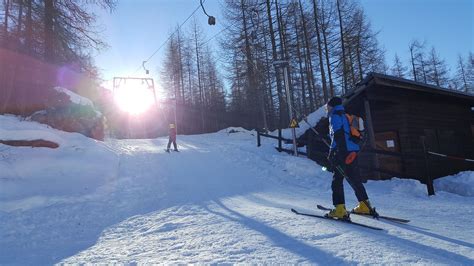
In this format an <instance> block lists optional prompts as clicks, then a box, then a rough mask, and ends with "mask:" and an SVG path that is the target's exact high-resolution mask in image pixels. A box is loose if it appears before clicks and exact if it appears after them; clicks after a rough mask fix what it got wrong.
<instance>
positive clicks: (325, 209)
mask: <svg viewBox="0 0 474 266" xmlns="http://www.w3.org/2000/svg"><path fill="white" fill-rule="evenodd" d="M317 207H318V209H320V210H323V211H330V210H331V209H330V208H327V207H324V206H322V205H317ZM291 211H292V212H293V213H295V214H297V215H303V216H310V217H315V218H321V219H327V220H333V221H339V222H344V223H348V224H353V225H357V226H361V227H365V228H369V229H373V230H383V229H382V228H380V227H375V226H370V225H367V224H362V223H358V222H353V221H352V220H350V219H348V220H343V219H334V218H331V217H327V216H324V215H317V214H311V213H304V212H299V211H297V210H295V209H291ZM352 214H354V215H360V216H365V217H372V218H376V219H385V220H388V221H392V222H397V223H408V222H410V220H406V219H400V218H395V217H389V216H382V215H377V216H376V217H374V216H372V215H365V214H357V213H352Z"/></svg>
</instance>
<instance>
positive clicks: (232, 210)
mask: <svg viewBox="0 0 474 266" xmlns="http://www.w3.org/2000/svg"><path fill="white" fill-rule="evenodd" d="M0 123H1V125H2V131H0V139H2V138H14V136H15V135H16V134H21V132H23V135H24V136H25V135H28V134H30V135H31V134H33V135H35V136H36V135H38V134H40V135H42V137H43V138H45V139H48V138H51V139H54V140H56V141H58V142H60V144H61V146H60V147H59V148H58V149H55V150H52V149H47V148H34V149H32V148H26V147H22V148H14V147H10V146H5V145H1V144H0V228H1V230H0V264H1V265H4V264H14V265H25V264H29V265H44V264H55V263H60V264H61V263H66V264H71V263H94V264H95V263H120V264H129V263H139V264H150V263H164V264H170V263H173V264H175V263H206V264H207V263H285V264H286V263H288V264H296V263H305V264H321V265H328V264H331V265H333V264H399V265H400V264H401V265H405V264H430V265H431V264H436V265H443V264H444V265H447V264H449V265H453V264H455V265H472V264H473V263H474V219H473V218H474V208H473V206H474V197H472V194H469V193H472V188H473V184H474V174H473V172H465V173H462V174H460V175H458V176H453V177H447V178H445V180H443V183H442V184H441V183H440V184H438V183H436V184H435V188H436V189H437V195H436V196H433V197H430V198H428V197H427V196H426V188H425V186H423V185H421V184H419V183H418V182H417V181H412V180H400V179H393V180H392V181H384V182H380V181H379V182H368V183H367V185H366V187H367V190H368V193H369V197H370V198H371V201H372V202H373V204H374V205H375V206H376V207H377V209H378V211H379V212H380V213H381V214H385V215H389V216H396V217H402V218H407V219H410V220H411V222H410V224H408V225H402V224H396V223H392V222H385V221H377V220H373V219H369V218H365V217H356V216H354V217H352V219H353V220H354V221H357V222H361V223H365V224H369V225H373V226H377V227H382V228H383V229H384V231H375V230H371V229H365V228H359V227H356V226H353V225H349V224H343V223H339V222H334V221H328V220H320V219H316V218H311V217H302V216H297V215H294V214H293V213H291V212H290V208H292V207H295V208H298V209H299V210H301V211H307V212H314V213H318V214H322V213H323V212H322V211H319V210H317V209H316V204H323V205H327V206H330V204H331V191H330V182H331V175H330V173H327V172H323V171H322V170H321V167H320V166H318V165H316V164H315V163H314V162H312V161H310V160H307V159H304V158H295V157H292V156H289V155H287V154H283V153H277V152H276V151H275V149H274V148H273V145H275V143H274V142H273V141H272V140H264V141H263V146H262V147H260V148H257V147H256V139H255V136H254V135H253V133H252V132H249V131H245V130H242V129H236V130H239V131H240V132H237V133H228V132H226V131H222V132H218V133H213V134H205V135H195V136H178V145H179V148H180V150H181V152H179V153H176V152H171V153H170V154H168V153H166V152H165V151H164V148H165V146H166V144H167V141H168V140H167V138H158V139H152V140H108V141H106V142H104V143H102V142H97V141H94V140H90V139H87V138H85V137H82V136H81V135H79V134H73V133H64V132H60V131H56V130H53V129H50V128H48V127H46V126H43V125H40V124H37V123H32V122H27V121H19V120H18V119H17V118H15V117H10V116H0ZM458 180H460V182H461V183H459V182H458ZM448 181H449V182H448ZM459 186H461V187H463V189H462V190H461V192H462V193H457V192H458V191H460V190H459V189H457V187H459ZM345 187H346V200H347V205H349V207H352V205H354V204H355V201H356V200H355V197H354V195H353V193H352V191H351V190H350V188H349V186H348V185H347V183H346V184H345ZM443 190H446V191H443ZM448 191H449V192H448ZM466 191H467V192H466Z"/></svg>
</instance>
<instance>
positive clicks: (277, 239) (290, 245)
mask: <svg viewBox="0 0 474 266" xmlns="http://www.w3.org/2000/svg"><path fill="white" fill-rule="evenodd" d="M214 202H215V203H216V204H217V205H218V206H219V207H221V208H222V209H223V210H225V211H227V212H229V213H231V214H232V215H233V216H230V215H228V214H224V213H221V212H218V211H215V210H211V209H210V208H209V205H205V206H204V208H205V209H206V210H207V211H208V212H209V213H212V214H215V215H218V216H221V217H223V218H226V219H228V220H231V221H234V222H238V223H241V224H243V225H244V226H246V227H248V228H250V229H252V230H255V231H258V232H260V233H262V234H263V235H265V236H267V237H268V238H269V239H271V240H272V241H273V242H274V243H275V244H276V245H278V246H280V247H282V248H285V249H286V250H289V251H291V252H293V253H295V254H298V255H300V256H302V257H304V258H306V259H308V260H309V261H310V262H327V263H330V264H347V261H344V260H341V259H340V258H338V257H335V256H333V255H331V254H329V253H327V252H324V251H322V250H319V249H317V248H315V247H313V246H310V245H307V244H305V243H303V242H301V241H298V240H296V239H294V238H293V237H292V236H288V235H286V234H284V233H282V232H280V231H278V230H276V229H274V228H272V227H270V226H267V225H265V224H263V223H261V222H259V221H257V220H254V219H252V218H249V217H246V216H244V215H242V214H241V213H239V212H236V211H234V210H231V209H229V208H228V207H227V206H225V205H224V204H223V203H222V202H221V201H220V200H214ZM236 217H237V218H236Z"/></svg>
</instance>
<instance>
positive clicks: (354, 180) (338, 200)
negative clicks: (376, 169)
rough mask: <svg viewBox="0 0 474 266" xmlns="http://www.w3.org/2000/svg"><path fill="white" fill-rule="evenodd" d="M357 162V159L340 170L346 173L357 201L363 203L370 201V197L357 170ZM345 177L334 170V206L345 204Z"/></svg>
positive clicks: (332, 186) (343, 165) (332, 185)
mask: <svg viewBox="0 0 474 266" xmlns="http://www.w3.org/2000/svg"><path fill="white" fill-rule="evenodd" d="M357 161H358V158H356V159H355V160H354V161H353V162H352V163H351V164H349V165H347V164H344V163H342V164H340V166H341V167H340V168H341V169H342V170H343V171H344V173H345V174H346V177H347V182H348V183H349V185H351V187H352V189H354V192H355V195H356V197H357V200H359V201H363V200H368V199H369V197H368V196H367V192H366V191H365V187H364V185H363V184H362V181H361V178H360V175H359V171H358V169H357ZM343 184H344V176H343V175H342V174H341V173H340V171H338V170H337V169H334V176H333V178H332V184H331V188H332V202H333V204H334V206H336V205H338V204H345V198H344V186H343Z"/></svg>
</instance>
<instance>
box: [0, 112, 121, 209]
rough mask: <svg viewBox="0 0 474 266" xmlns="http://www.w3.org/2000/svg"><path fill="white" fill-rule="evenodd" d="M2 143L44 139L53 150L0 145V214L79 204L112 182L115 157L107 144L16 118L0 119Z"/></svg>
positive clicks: (116, 163)
mask: <svg viewBox="0 0 474 266" xmlns="http://www.w3.org/2000/svg"><path fill="white" fill-rule="evenodd" d="M0 125H1V128H0V139H3V140H18V139H21V140H33V139H44V140H49V141H53V142H56V143H58V144H59V145H60V146H59V148H57V149H49V148H30V147H12V146H7V145H2V144H0V211H11V210H16V209H28V208H34V207H39V206H44V205H49V204H53V203H57V202H61V201H71V200H78V199H79V198H78V197H81V196H86V195H90V194H92V193H95V192H96V191H97V188H99V187H101V186H104V185H107V182H108V181H110V180H111V179H113V178H114V175H115V174H116V168H117V165H118V157H117V155H116V154H115V153H113V152H111V151H110V150H109V149H108V148H107V147H106V146H105V144H103V143H102V142H98V141H95V140H92V139H89V138H87V137H84V136H83V135H81V134H78V133H66V132H63V131H59V130H55V129H52V128H50V127H48V126H46V125H43V124H39V123H36V122H30V121H23V120H21V119H20V118H18V117H15V116H11V115H10V116H8V115H7V116H4V115H2V116H0Z"/></svg>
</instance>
